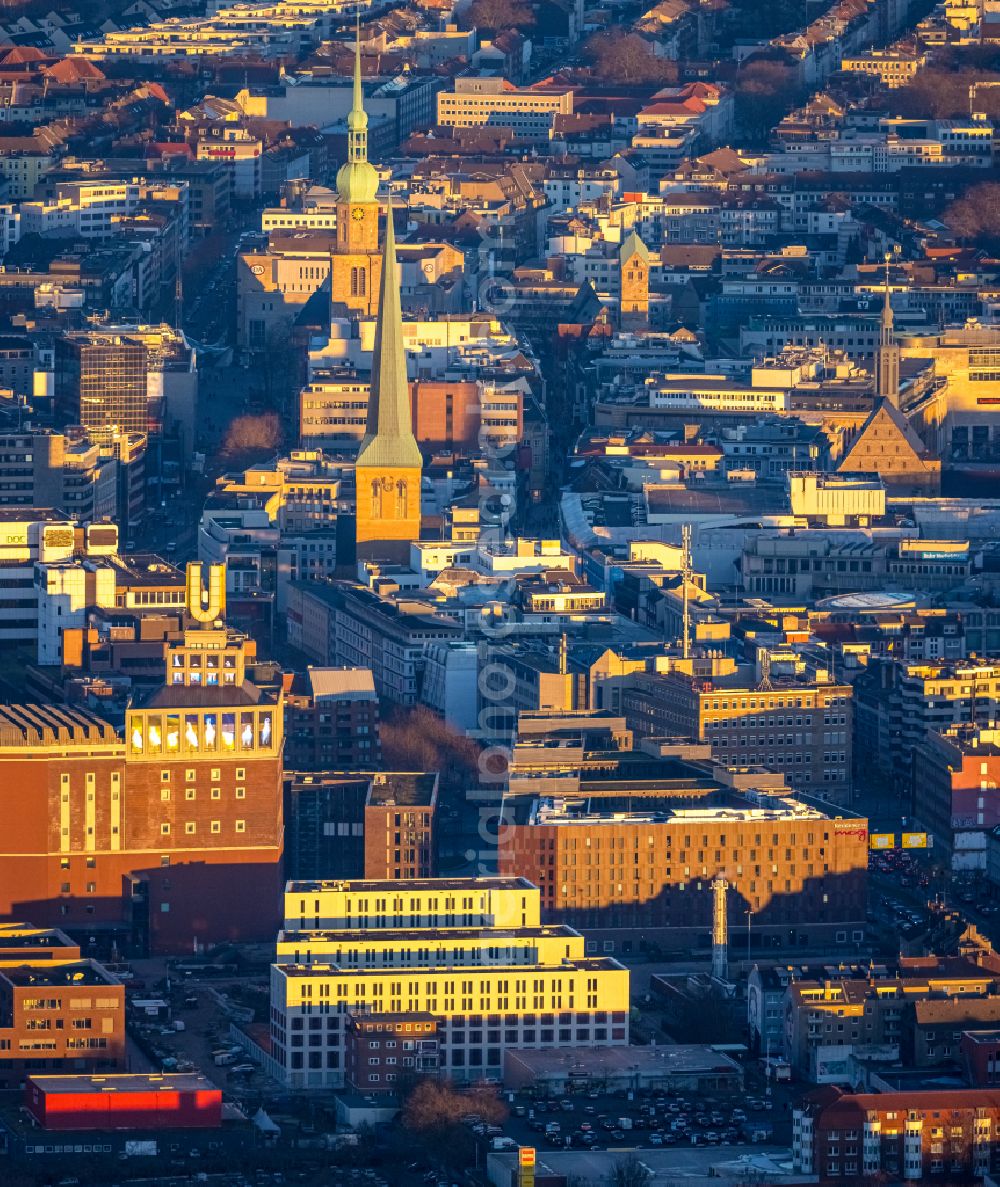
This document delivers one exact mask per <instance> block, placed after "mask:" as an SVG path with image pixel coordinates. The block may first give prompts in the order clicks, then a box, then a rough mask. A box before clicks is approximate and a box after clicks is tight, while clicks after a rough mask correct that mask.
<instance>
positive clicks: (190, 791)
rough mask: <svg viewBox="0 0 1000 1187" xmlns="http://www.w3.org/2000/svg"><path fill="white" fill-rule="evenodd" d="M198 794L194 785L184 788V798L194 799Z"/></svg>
mask: <svg viewBox="0 0 1000 1187" xmlns="http://www.w3.org/2000/svg"><path fill="white" fill-rule="evenodd" d="M197 795H198V793H197V792H196V791H195V789H194V788H193V787H185V788H184V798H185V799H186V800H193V799H195V798H196V797H197Z"/></svg>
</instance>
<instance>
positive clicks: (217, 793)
mask: <svg viewBox="0 0 1000 1187" xmlns="http://www.w3.org/2000/svg"><path fill="white" fill-rule="evenodd" d="M212 799H213V800H221V799H222V788H221V787H213V788H212Z"/></svg>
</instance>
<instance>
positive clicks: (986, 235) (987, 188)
mask: <svg viewBox="0 0 1000 1187" xmlns="http://www.w3.org/2000/svg"><path fill="white" fill-rule="evenodd" d="M941 221H942V222H943V223H944V224H945V225H946V226H947V227H948V228H949V229H950V230H951V233H952V234H953V235H954V236H955V237H956V238H957V239H964V240H966V241H967V242H970V243H974V244H976V245H977V246H983V247H986V246H989V247H992V246H995V245H996V244H997V243H998V242H1000V183H997V182H995V181H981V182H979V183H978V184H977V185H973V186H970V187H969V188H968V190H966V192H965V193H964V194H963V195H962V197H961V198H956V199H955V201H954V202H952V203H951V204H950V205H949V206H947V207H946V208H945V210H944V213H943V214H942V215H941Z"/></svg>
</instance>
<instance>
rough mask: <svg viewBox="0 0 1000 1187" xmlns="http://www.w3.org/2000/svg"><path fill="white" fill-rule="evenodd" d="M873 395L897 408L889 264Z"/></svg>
mask: <svg viewBox="0 0 1000 1187" xmlns="http://www.w3.org/2000/svg"><path fill="white" fill-rule="evenodd" d="M875 395H876V396H878V398H879V399H882V400H888V401H889V403H890V404H892V405H893V407H895V408H898V407H899V346H898V344H897V342H896V334H895V331H894V329H893V320H892V305H891V303H890V301H889V262H888V257H886V265H885V301H884V302H883V304H882V322H881V326H880V328H879V340H878V350H877V351H876V352H875Z"/></svg>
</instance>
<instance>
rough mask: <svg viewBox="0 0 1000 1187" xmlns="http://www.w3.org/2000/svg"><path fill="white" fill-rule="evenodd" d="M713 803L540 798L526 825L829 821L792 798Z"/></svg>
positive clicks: (719, 798) (726, 798) (732, 795)
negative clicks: (613, 807)
mask: <svg viewBox="0 0 1000 1187" xmlns="http://www.w3.org/2000/svg"><path fill="white" fill-rule="evenodd" d="M711 800H712V802H711V803H710V804H705V805H697V806H695V807H683V808H673V807H669V806H662V807H658V808H656V809H653V810H647V811H641V810H639V811H634V810H631V809H624V810H621V811H607V810H604V811H602V810H598V809H595V808H594V807H593V806H592V805H591V804H590V803H589V801H588V800H587V799H586V798H585V797H584V796H540V797H539V798H538V799H536V800H535V801H534V802H533V804H532V806H531V811H530V813H529V815H528V818H527V820H526V821H525V823H527V824H537V825H581V824H586V825H587V826H588V827H593V826H599V825H620V824H676V825H682V824H695V823H707V822H710V821H728V820H732V821H746V822H748V823H749V822H755V821H759V822H765V821H777V820H825V819H827V818H828V817H827V816H826V814H825V813H823V812H821V811H819V809H818V808H816V807H814V806H813V805H812V804H807V803H804V802H803V801H802V800H798V799H795V798H793V797H792V796H789V795H780V794H779V795H773V794H763V795H759V796H758V797H757V798H756V799H754V798H753V793H751V795H750V796H742V795H740V794H739V793H738V792H729V791H720V792H717V793H715V794H714V795H712V796H711Z"/></svg>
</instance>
